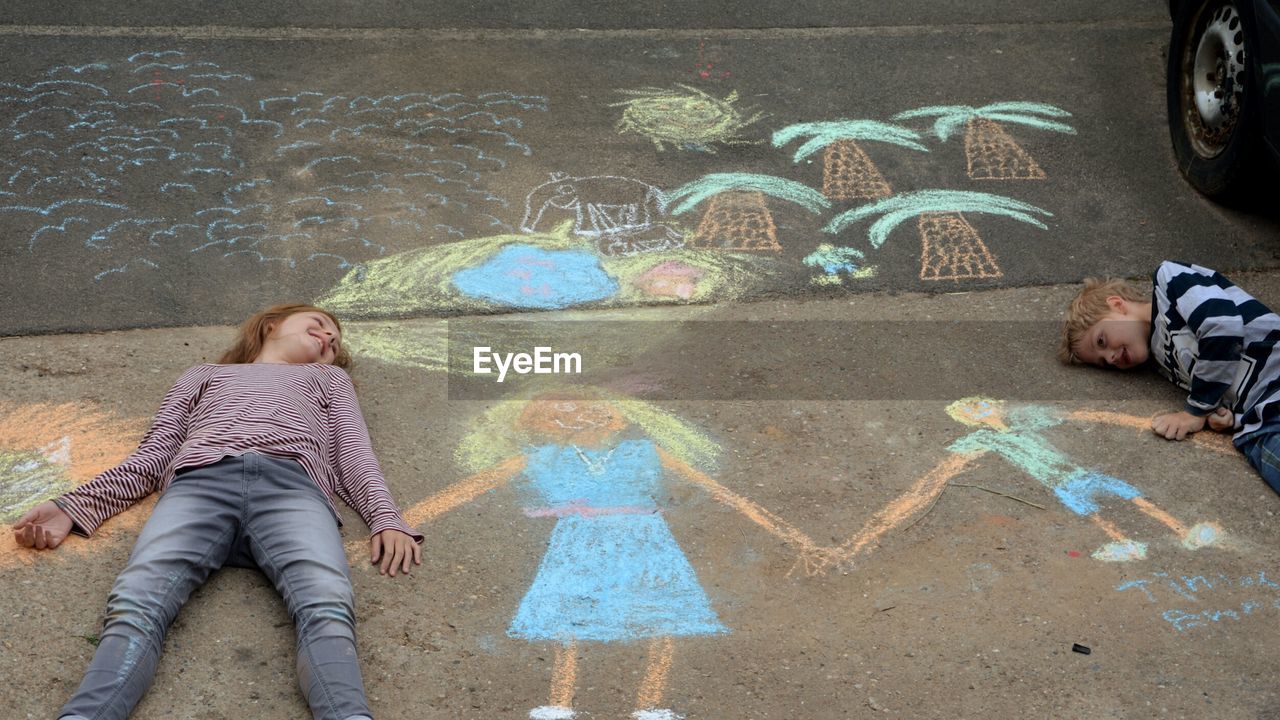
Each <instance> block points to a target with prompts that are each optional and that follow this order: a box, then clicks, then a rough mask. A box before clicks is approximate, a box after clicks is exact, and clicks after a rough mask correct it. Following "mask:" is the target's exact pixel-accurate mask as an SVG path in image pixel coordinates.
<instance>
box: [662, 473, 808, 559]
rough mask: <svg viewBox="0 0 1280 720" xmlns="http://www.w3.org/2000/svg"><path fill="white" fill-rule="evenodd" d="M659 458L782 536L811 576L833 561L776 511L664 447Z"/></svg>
mask: <svg viewBox="0 0 1280 720" xmlns="http://www.w3.org/2000/svg"><path fill="white" fill-rule="evenodd" d="M658 458H659V459H660V460H661V462H662V466H663V467H664V468H666V469H667V470H670V471H671V472H673V473H675V474H677V475H680V476H682V477H684V478H685V479H687V480H689V481H690V482H692V483H693V484H694V485H697V486H699V487H701V488H703V489H705V490H707V492H709V493H711V497H713V498H715V499H716V500H717V501H718V502H720V503H723V504H724V505H727V506H729V507H731V508H733V509H734V510H737V511H738V512H740V513H742V514H743V515H744V516H746V517H747V519H749V520H751V521H752V522H754V523H755V524H757V525H759V526H760V527H762V528H764V529H765V530H768V531H769V532H770V533H772V534H773V535H775V536H776V537H778V538H779V539H781V540H782V541H783V542H785V543H787V544H788V545H790V546H792V547H793V548H795V549H797V550H799V551H800V559H801V560H802V561H803V562H804V564H805V572H806V574H808V575H815V574H818V573H820V572H821V571H822V569H823V568H825V567H826V566H827V565H829V564H831V563H830V562H829V561H828V559H827V558H826V554H827V553H828V552H829V549H828V548H822V547H819V546H818V545H816V544H815V543H814V542H813V540H810V539H809V536H807V535H805V534H804V533H803V532H800V530H798V529H796V528H795V527H793V526H792V525H791V524H790V523H788V522H787V521H785V520H783V519H782V518H780V517H778V516H777V515H775V514H773V513H772V512H770V511H769V510H766V509H765V508H763V507H761V506H760V505H758V504H756V503H755V502H752V501H751V500H748V499H747V498H744V497H742V496H741V495H738V494H737V493H735V492H733V491H732V490H730V489H729V488H727V487H725V486H724V485H721V484H720V483H718V482H716V481H715V480H714V479H713V478H711V477H710V476H709V475H707V474H706V473H704V472H701V471H699V470H697V469H695V468H693V467H691V466H690V465H689V464H688V463H686V462H685V461H683V460H681V459H680V458H678V457H676V456H674V455H672V454H671V453H669V452H667V451H666V450H664V449H662V448H658Z"/></svg>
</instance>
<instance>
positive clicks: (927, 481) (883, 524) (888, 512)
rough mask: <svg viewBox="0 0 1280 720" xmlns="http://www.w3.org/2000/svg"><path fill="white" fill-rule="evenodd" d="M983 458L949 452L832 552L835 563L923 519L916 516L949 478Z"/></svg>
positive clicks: (931, 501)
mask: <svg viewBox="0 0 1280 720" xmlns="http://www.w3.org/2000/svg"><path fill="white" fill-rule="evenodd" d="M983 454H984V453H983V452H981V451H976V450H974V451H968V452H954V451H953V452H952V453H951V454H950V455H949V456H948V457H947V458H945V459H943V460H942V461H941V462H939V463H938V464H937V465H935V466H933V468H932V469H931V470H929V472H927V473H925V474H924V475H922V476H921V477H920V478H918V479H917V480H916V481H915V483H913V484H912V485H911V487H909V488H907V490H906V491H905V492H903V493H902V494H901V495H899V496H898V497H897V498H895V499H894V500H893V501H892V502H890V503H889V504H888V505H886V506H884V507H883V508H881V509H880V511H879V512H877V513H876V514H875V515H872V516H871V519H869V520H867V522H866V523H864V524H863V526H862V529H861V530H859V531H858V532H857V534H855V535H854V536H853V537H851V538H849V539H848V540H846V541H845V542H844V543H843V544H842V545H841V546H840V547H839V548H838V549H836V551H835V553H834V556H835V559H836V562H837V563H847V562H849V561H850V560H852V559H853V558H855V557H857V556H858V555H860V554H863V553H866V552H870V548H871V547H872V546H873V544H874V543H875V542H876V541H877V540H879V539H880V538H881V537H883V536H884V535H885V534H886V533H888V532H889V531H890V530H893V529H894V528H897V527H900V526H901V525H902V524H903V523H905V522H906V521H907V520H908V519H910V518H912V517H923V515H919V513H920V512H921V511H924V512H928V509H929V508H931V507H932V506H933V503H935V502H936V501H937V499H938V497H940V496H941V495H942V492H943V491H944V490H946V489H947V484H948V483H950V482H951V478H953V477H955V476H956V475H958V474H960V472H961V471H963V470H964V469H965V468H966V467H968V465H969V463H971V462H973V461H974V460H976V459H977V458H979V457H981V456H982V455H983Z"/></svg>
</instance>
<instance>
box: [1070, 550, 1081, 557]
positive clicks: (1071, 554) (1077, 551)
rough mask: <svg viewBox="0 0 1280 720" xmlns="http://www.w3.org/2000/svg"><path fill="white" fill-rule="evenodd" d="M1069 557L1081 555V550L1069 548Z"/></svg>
mask: <svg viewBox="0 0 1280 720" xmlns="http://www.w3.org/2000/svg"><path fill="white" fill-rule="evenodd" d="M1067 557H1080V551H1079V550H1068V551H1067Z"/></svg>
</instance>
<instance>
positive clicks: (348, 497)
mask: <svg viewBox="0 0 1280 720" xmlns="http://www.w3.org/2000/svg"><path fill="white" fill-rule="evenodd" d="M329 376H330V378H331V382H330V387H329V449H330V454H331V462H332V463H333V466H334V468H335V469H336V471H337V475H338V488H337V493H338V496H339V497H341V498H342V500H343V502H345V503H347V505H350V506H351V508H352V509H353V510H355V511H356V512H357V513H359V514H360V517H361V518H362V519H364V522H365V524H366V525H368V526H369V532H370V534H372V535H377V534H378V533H380V532H382V531H384V530H398V531H400V532H402V533H404V534H405V535H408V536H410V537H412V538H413V540H414V542H415V543H418V544H421V543H422V541H423V540H424V537H423V535H422V533H420V532H418V531H417V530H414V529H413V528H411V527H409V525H408V523H406V522H405V521H404V518H403V517H402V516H401V515H400V507H399V506H398V505H396V501H395V499H394V498H392V497H391V491H390V490H388V489H387V481H386V479H385V478H384V477H383V475H382V468H381V466H379V465H378V458H377V457H376V456H374V454H373V445H372V443H371V442H370V441H369V428H368V427H367V426H366V425H365V422H364V415H363V414H362V413H361V412H360V404H359V402H357V401H356V393H355V387H353V386H352V384H351V378H350V377H348V376H347V374H346V372H344V371H343V370H341V369H338V368H332V369H331V370H330V373H329Z"/></svg>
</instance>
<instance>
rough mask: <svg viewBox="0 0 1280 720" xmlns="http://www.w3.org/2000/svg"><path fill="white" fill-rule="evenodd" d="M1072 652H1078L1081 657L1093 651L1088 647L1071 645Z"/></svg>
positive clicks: (1076, 644)
mask: <svg viewBox="0 0 1280 720" xmlns="http://www.w3.org/2000/svg"><path fill="white" fill-rule="evenodd" d="M1071 652H1078V653H1080V654H1081V655H1088V654H1089V653H1091V652H1093V651H1092V650H1090V649H1089V646H1088V645H1081V644H1080V643H1071Z"/></svg>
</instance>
